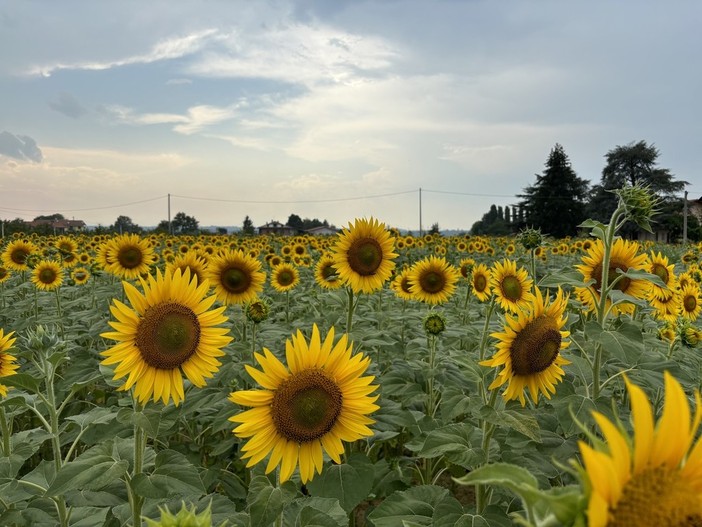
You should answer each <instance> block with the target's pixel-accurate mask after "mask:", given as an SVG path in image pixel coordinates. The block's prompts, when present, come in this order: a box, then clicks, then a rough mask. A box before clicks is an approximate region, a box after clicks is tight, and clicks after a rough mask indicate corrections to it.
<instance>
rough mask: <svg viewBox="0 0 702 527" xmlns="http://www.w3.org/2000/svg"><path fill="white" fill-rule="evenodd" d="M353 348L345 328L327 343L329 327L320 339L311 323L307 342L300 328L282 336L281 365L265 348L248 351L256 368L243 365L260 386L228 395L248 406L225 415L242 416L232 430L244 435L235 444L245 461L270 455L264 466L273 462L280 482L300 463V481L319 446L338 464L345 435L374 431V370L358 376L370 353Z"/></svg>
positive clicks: (310, 470)
mask: <svg viewBox="0 0 702 527" xmlns="http://www.w3.org/2000/svg"><path fill="white" fill-rule="evenodd" d="M352 347H353V346H352V345H351V344H349V343H348V337H347V335H342V337H341V338H340V339H339V341H338V342H337V343H336V345H334V328H333V327H332V328H331V329H330V330H329V333H328V334H327V336H326V338H325V339H324V341H323V342H322V339H321V337H320V333H319V329H318V328H317V325H316V324H315V325H314V326H313V327H312V337H311V339H310V341H309V343H308V342H307V340H306V339H305V337H304V336H303V335H302V332H300V331H299V330H298V331H297V334H296V335H294V336H293V337H292V339H288V340H287V342H286V343H285V356H286V359H287V367H286V366H285V365H284V364H283V363H282V362H280V360H278V359H277V358H276V357H275V355H273V354H272V353H271V352H270V351H269V350H268V349H266V348H263V353H262V354H261V353H256V354H255V357H256V360H257V361H258V363H259V364H260V365H261V368H262V370H258V369H256V368H254V367H252V366H249V365H248V364H247V365H246V366H245V367H246V371H248V373H249V375H251V377H253V378H254V379H255V380H256V382H258V383H259V384H260V385H261V386H262V388H263V389H262V390H244V391H238V392H233V393H232V394H231V395H230V397H229V400H230V401H232V402H233V403H235V404H239V405H242V406H251V407H252V408H251V409H250V410H246V411H244V412H241V413H239V414H237V415H235V416H233V417H230V418H229V420H230V421H233V422H235V423H241V424H239V425H238V426H237V427H236V428H234V434H235V435H236V436H237V437H240V438H244V439H248V441H247V443H246V444H245V445H244V446H243V447H242V449H241V450H242V451H243V452H244V455H243V456H242V457H243V458H244V459H248V462H247V467H252V466H253V465H255V464H256V463H258V462H260V461H261V460H263V459H264V458H265V457H266V456H267V455H268V454H270V458H269V460H268V464H267V466H266V473H269V472H271V471H272V470H274V469H275V468H276V467H277V466H278V465H280V466H281V469H280V481H281V482H284V481H287V480H288V479H290V476H291V475H292V473H293V472H294V471H295V467H296V466H297V465H298V463H299V465H300V479H301V480H302V483H303V484H304V483H306V482H308V481H310V480H311V479H312V478H313V477H314V475H315V473H321V472H322V464H323V452H322V449H324V450H325V451H326V453H327V454H328V455H329V457H330V458H331V459H332V460H333V461H334V462H336V463H341V457H340V455H341V454H343V453H344V445H343V442H344V441H347V442H352V441H356V440H358V439H361V438H363V437H368V436H372V435H373V432H372V431H371V430H370V429H369V428H368V425H370V424H372V423H374V422H375V421H373V419H370V418H369V417H368V414H370V413H372V412H374V411H376V410H377V409H378V406H377V405H375V404H374V403H375V401H376V399H377V398H378V396H377V395H370V394H371V393H372V392H374V391H375V390H376V389H377V388H378V387H377V386H376V385H373V384H371V383H372V382H373V379H374V377H371V376H362V375H363V374H364V373H365V371H366V369H367V368H368V365H369V364H370V358H369V357H365V358H364V357H363V356H362V355H361V354H356V355H353V356H352Z"/></svg>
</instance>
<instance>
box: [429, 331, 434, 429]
mask: <svg viewBox="0 0 702 527" xmlns="http://www.w3.org/2000/svg"><path fill="white" fill-rule="evenodd" d="M427 341H428V342H427V344H428V345H429V372H428V375H429V377H428V378H427V415H428V416H429V417H434V414H435V413H436V408H434V406H435V405H436V394H435V392H434V366H435V362H436V335H429V336H428V337H427Z"/></svg>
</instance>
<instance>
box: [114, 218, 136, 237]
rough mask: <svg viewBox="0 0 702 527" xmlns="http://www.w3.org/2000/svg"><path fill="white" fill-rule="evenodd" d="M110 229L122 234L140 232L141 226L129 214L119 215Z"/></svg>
mask: <svg viewBox="0 0 702 527" xmlns="http://www.w3.org/2000/svg"><path fill="white" fill-rule="evenodd" d="M110 230H112V231H114V232H118V233H120V234H127V233H131V232H136V233H139V232H141V227H139V225H137V224H136V223H134V222H133V221H132V219H131V218H130V217H129V216H118V217H117V219H116V220H115V223H114V224H113V225H112V226H111V227H110Z"/></svg>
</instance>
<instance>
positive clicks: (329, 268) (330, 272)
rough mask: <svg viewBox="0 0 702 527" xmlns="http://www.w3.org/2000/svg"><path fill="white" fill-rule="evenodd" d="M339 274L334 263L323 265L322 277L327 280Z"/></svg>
mask: <svg viewBox="0 0 702 527" xmlns="http://www.w3.org/2000/svg"><path fill="white" fill-rule="evenodd" d="M335 276H337V275H336V268H335V267H334V266H333V265H325V266H324V267H322V277H323V278H324V279H325V280H329V279H330V278H333V277H335Z"/></svg>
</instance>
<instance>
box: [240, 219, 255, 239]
mask: <svg viewBox="0 0 702 527" xmlns="http://www.w3.org/2000/svg"><path fill="white" fill-rule="evenodd" d="M241 231H242V233H243V234H246V235H248V236H251V235H253V234H254V224H253V220H252V219H251V218H249V215H248V214H247V215H246V217H245V218H244V223H243V224H242V226H241Z"/></svg>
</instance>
